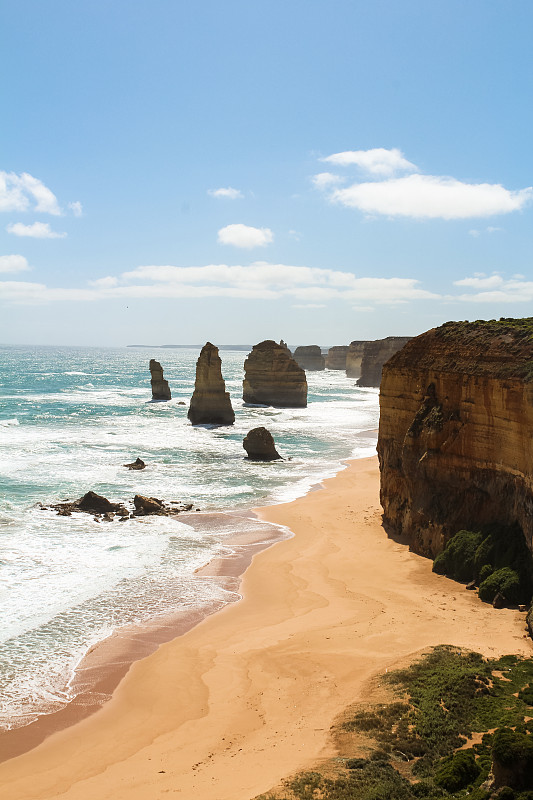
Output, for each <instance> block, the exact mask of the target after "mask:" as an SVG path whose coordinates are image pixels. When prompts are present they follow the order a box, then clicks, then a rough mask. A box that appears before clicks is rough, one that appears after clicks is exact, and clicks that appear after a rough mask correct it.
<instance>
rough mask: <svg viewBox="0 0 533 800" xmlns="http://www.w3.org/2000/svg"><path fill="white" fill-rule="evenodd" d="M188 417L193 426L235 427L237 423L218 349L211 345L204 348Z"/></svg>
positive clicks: (197, 363)
mask: <svg viewBox="0 0 533 800" xmlns="http://www.w3.org/2000/svg"><path fill="white" fill-rule="evenodd" d="M187 416H188V417H189V419H190V421H191V422H192V424H193V425H233V423H234V422H235V414H234V412H233V408H232V406H231V400H230V396H229V392H227V391H226V384H225V383H224V378H223V377H222V362H221V360H220V356H219V355H218V347H215V345H214V344H211V342H207V344H205V345H204V346H203V347H202V351H201V353H200V357H199V358H198V361H197V362H196V381H195V384H194V393H193V396H192V398H191V404H190V406H189V412H188V414H187Z"/></svg>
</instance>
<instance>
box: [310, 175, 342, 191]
mask: <svg viewBox="0 0 533 800" xmlns="http://www.w3.org/2000/svg"><path fill="white" fill-rule="evenodd" d="M311 180H312V182H313V186H316V188H317V189H329V187H330V186H335V185H336V184H339V183H344V181H345V180H346V178H342V177H341V176H340V175H334V174H333V173H332V172H319V173H318V174H317V175H313V176H312V178H311Z"/></svg>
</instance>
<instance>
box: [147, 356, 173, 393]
mask: <svg viewBox="0 0 533 800" xmlns="http://www.w3.org/2000/svg"><path fill="white" fill-rule="evenodd" d="M150 375H151V376H152V380H151V381H150V382H151V384H152V400H170V398H171V394H170V388H169V385H168V381H166V380H165V379H164V378H163V367H162V366H161V364H160V363H159V361H156V360H155V358H151V359H150Z"/></svg>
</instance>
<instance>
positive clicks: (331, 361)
mask: <svg viewBox="0 0 533 800" xmlns="http://www.w3.org/2000/svg"><path fill="white" fill-rule="evenodd" d="M347 353H348V345H347V344H343V345H339V346H337V347H330V348H329V350H328V354H327V356H326V369H346V355H347Z"/></svg>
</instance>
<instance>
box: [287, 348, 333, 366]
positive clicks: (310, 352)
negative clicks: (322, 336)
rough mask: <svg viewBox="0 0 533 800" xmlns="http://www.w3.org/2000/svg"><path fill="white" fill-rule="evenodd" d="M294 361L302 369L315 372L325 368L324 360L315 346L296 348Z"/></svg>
mask: <svg viewBox="0 0 533 800" xmlns="http://www.w3.org/2000/svg"><path fill="white" fill-rule="evenodd" d="M293 358H294V360H295V361H296V363H297V364H298V366H299V367H301V368H302V369H307V370H309V371H310V372H317V371H319V370H322V369H325V368H326V359H325V358H324V356H323V355H322V351H321V349H320V347H319V345H317V344H308V345H302V346H300V347H297V348H296V350H295V351H294V355H293Z"/></svg>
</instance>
